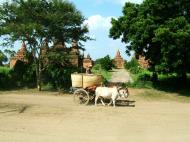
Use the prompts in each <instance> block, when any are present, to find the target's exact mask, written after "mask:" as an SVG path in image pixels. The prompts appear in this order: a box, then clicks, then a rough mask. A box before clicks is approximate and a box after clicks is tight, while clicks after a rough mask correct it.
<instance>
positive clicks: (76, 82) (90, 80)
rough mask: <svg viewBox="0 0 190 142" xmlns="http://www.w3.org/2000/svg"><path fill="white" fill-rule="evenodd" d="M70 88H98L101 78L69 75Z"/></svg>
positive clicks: (86, 75) (75, 74)
mask: <svg viewBox="0 0 190 142" xmlns="http://www.w3.org/2000/svg"><path fill="white" fill-rule="evenodd" d="M71 80H72V87H74V88H87V87H91V86H99V85H101V84H102V81H103V79H102V76H101V75H95V74H82V73H80V74H79V73H73V74H71Z"/></svg>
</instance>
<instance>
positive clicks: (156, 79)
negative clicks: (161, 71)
mask: <svg viewBox="0 0 190 142" xmlns="http://www.w3.org/2000/svg"><path fill="white" fill-rule="evenodd" d="M152 81H153V82H157V81H158V74H157V73H156V72H153V74H152Z"/></svg>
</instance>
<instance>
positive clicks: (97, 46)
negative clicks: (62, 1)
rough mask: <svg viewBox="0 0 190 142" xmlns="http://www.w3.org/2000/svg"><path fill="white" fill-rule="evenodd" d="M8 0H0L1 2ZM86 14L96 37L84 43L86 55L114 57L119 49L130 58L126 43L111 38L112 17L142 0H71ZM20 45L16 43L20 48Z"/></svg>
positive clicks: (90, 30)
mask: <svg viewBox="0 0 190 142" xmlns="http://www.w3.org/2000/svg"><path fill="white" fill-rule="evenodd" d="M3 1H6V0H0V3H2V2H3ZM69 1H71V2H73V3H74V4H75V6H76V8H77V9H78V10H79V11H81V12H82V14H83V15H84V16H85V18H86V21H85V24H87V25H88V27H89V36H90V37H92V38H94V39H95V40H93V41H88V42H86V43H83V44H84V47H85V48H86V51H85V55H87V54H90V56H91V57H92V59H93V60H95V59H97V58H101V57H104V56H106V55H110V57H111V58H114V56H115V54H116V51H117V50H118V49H119V50H120V52H121V55H122V57H123V58H124V59H126V60H129V58H130V57H128V56H127V55H126V54H125V44H123V43H121V41H120V40H113V39H111V38H109V29H110V28H111V24H110V21H111V17H114V18H117V17H119V16H121V15H122V7H123V6H124V3H125V2H127V1H128V2H133V3H141V2H142V0H69ZM19 47H20V45H19V44H18V43H17V44H15V49H17V50H18V48H19Z"/></svg>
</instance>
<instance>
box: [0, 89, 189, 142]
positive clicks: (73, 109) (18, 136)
mask: <svg viewBox="0 0 190 142" xmlns="http://www.w3.org/2000/svg"><path fill="white" fill-rule="evenodd" d="M26 94H28V93H26ZM26 94H25V93H23V94H22V95H15V94H14V93H7V94H6V95H0V141H1V142H189V141H190V134H189V132H190V121H189V120H190V103H182V102H176V101H145V100H141V99H138V101H136V102H135V107H129V106H124V107H116V108H112V107H103V106H100V105H99V106H97V107H95V106H94V105H89V106H80V105H76V104H74V103H73V100H72V96H70V95H62V96H52V95H45V96H44V95H40V94H38V95H37V94H30V95H26ZM129 99H131V100H133V99H134V97H133V95H131V96H130V98H129Z"/></svg>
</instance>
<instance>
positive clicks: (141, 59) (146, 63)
mask: <svg viewBox="0 0 190 142" xmlns="http://www.w3.org/2000/svg"><path fill="white" fill-rule="evenodd" d="M135 58H136V59H137V60H138V63H139V65H140V67H141V68H144V69H147V68H149V67H150V64H149V60H146V59H145V57H144V56H141V55H135Z"/></svg>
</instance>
